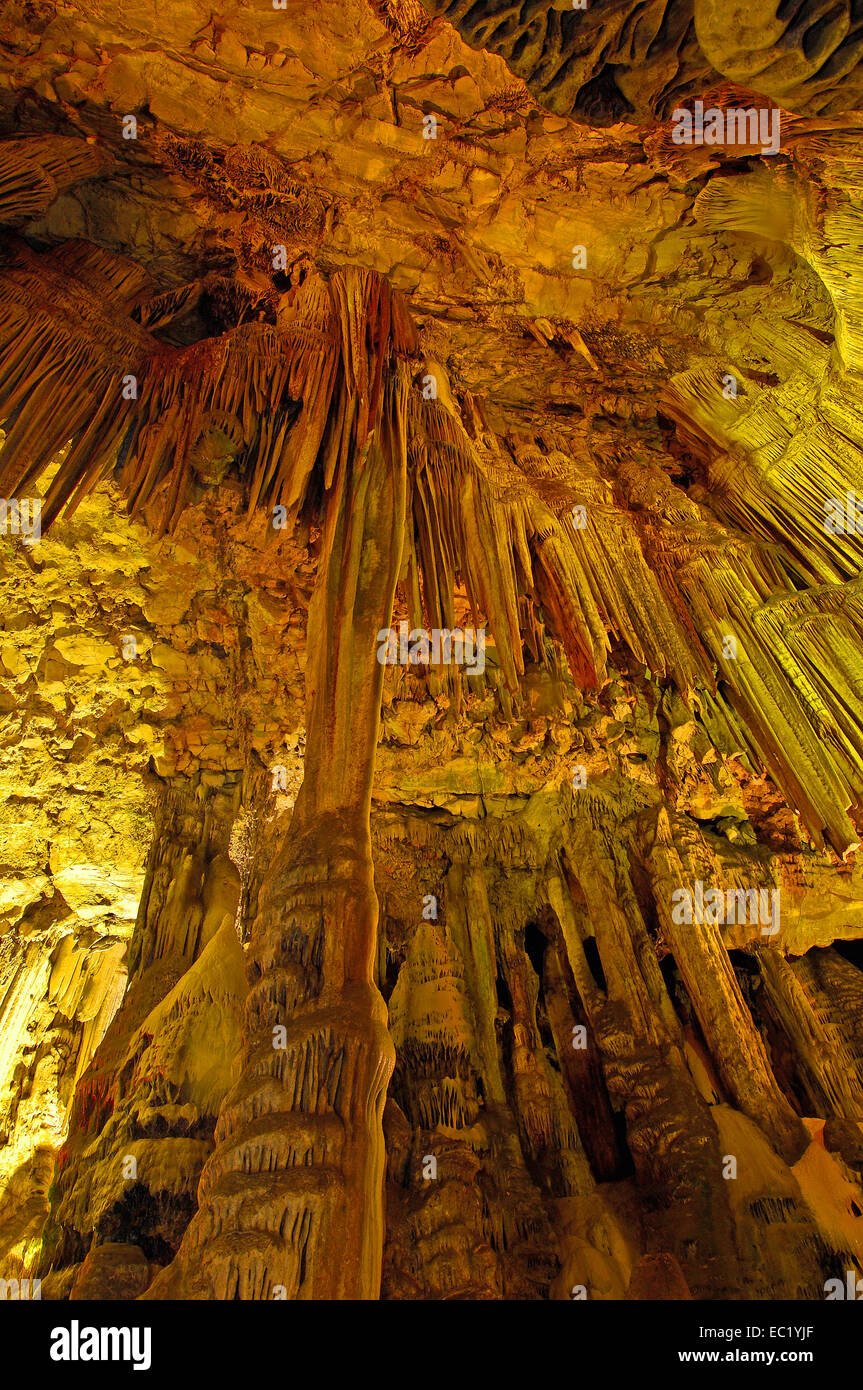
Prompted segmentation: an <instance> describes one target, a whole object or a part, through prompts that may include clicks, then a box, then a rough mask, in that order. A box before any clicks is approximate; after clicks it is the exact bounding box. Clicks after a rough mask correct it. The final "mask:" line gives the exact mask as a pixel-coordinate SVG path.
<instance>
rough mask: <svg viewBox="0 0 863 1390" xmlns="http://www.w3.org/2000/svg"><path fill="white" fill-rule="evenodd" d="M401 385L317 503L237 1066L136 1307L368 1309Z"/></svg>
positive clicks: (383, 1062) (392, 385) (376, 1224)
mask: <svg viewBox="0 0 863 1390" xmlns="http://www.w3.org/2000/svg"><path fill="white" fill-rule="evenodd" d="M407 389H408V377H407V374H406V372H405V371H404V370H403V369H402V368H401V367H399V368H397V369H396V370H395V371H394V372H393V374H392V375H391V376H390V378H389V380H388V382H387V384H386V388H385V392H384V402H383V409H382V416H381V422H380V428H379V429H378V430H377V431H376V432H375V433H374V434H373V435H372V437H371V440H370V442H369V443H368V444H367V445H366V446H365V447H363V448H360V449H355V450H354V451H353V453H352V454H349V455H348V457H347V458H346V460H345V463H344V466H343V467H342V468H341V469H340V472H339V476H338V478H337V479H336V482H335V484H334V487H333V490H332V492H331V494H330V496H329V498H328V500H327V509H326V517H325V523H324V534H323V538H322V546H321V555H320V560H319V569H318V577H317V584H316V588H315V593H314V596H313V599H312V604H311V608H310V612H309V624H308V663H307V667H306V698H307V732H306V768H305V778H304V781H303V785H302V788H301V790H300V793H299V796H298V798H297V803H296V806H295V809H294V814H293V818H292V821H291V825H290V828H289V830H288V833H287V836H286V838H285V840H284V843H283V844H281V845H274V846H273V847H272V853H273V860H272V868H271V870H270V872H269V876H268V878H267V879H266V880H265V882H264V885H263V887H262V890H261V894H260V899H259V910H258V916H257V919H256V921H255V924H254V927H253V930H252V937H251V943H250V951H249V969H248V974H249V982H250V993H249V997H248V1000H247V1003H246V1012H245V1027H244V1061H243V1071H242V1076H241V1078H240V1081H239V1083H238V1084H237V1086H236V1087H235V1088H234V1090H233V1092H232V1093H231V1094H230V1095H229V1096H228V1097H227V1099H226V1101H225V1104H224V1106H223V1108H222V1112H221V1115H220V1118H219V1123H218V1126H217V1130H216V1139H217V1145H218V1146H217V1149H216V1151H215V1153H214V1154H213V1156H212V1157H211V1159H210V1160H209V1162H208V1163H207V1165H206V1167H205V1169H204V1173H203V1175H202V1178H201V1183H200V1187H199V1192H198V1196H199V1210H198V1213H197V1215H196V1216H195V1218H194V1219H193V1221H192V1223H191V1225H190V1226H189V1229H188V1231H187V1233H186V1236H185V1238H184V1241H183V1244H182V1246H181V1249H180V1252H179V1254H178V1256H177V1258H176V1260H175V1261H174V1262H173V1264H172V1265H171V1266H169V1268H168V1269H166V1270H165V1271H163V1273H162V1274H161V1275H159V1277H158V1278H157V1280H156V1281H155V1283H154V1285H153V1286H152V1287H151V1289H150V1291H149V1293H148V1295H147V1297H151V1298H159V1297H168V1298H170V1297H174V1296H178V1295H179V1294H180V1292H181V1291H182V1296H183V1297H186V1298H188V1297H193V1298H228V1299H233V1298H243V1299H253V1298H267V1299H269V1298H274V1297H275V1298H280V1297H284V1298H288V1299H295V1298H300V1299H313V1298H314V1299H318V1298H324V1299H355V1298H360V1299H373V1298H376V1297H377V1296H378V1294H379V1288H380V1271H381V1257H382V1246H383V1172H384V1144H383V1131H382V1125H381V1120H382V1113H383V1106H384V1100H385V1093H386V1087H387V1082H388V1080H389V1077H390V1074H391V1072H392V1068H393V1062H394V1053H393V1047H392V1042H391V1040H390V1037H389V1033H388V1031H387V1026H386V1025H387V1014H386V1006H385V1004H384V1002H383V999H382V998H381V995H380V993H379V992H378V990H377V988H376V986H375V985H374V983H373V979H372V960H373V955H374V950H375V944H376V931H377V915H378V907H377V899H376V897H375V892H374V885H373V871H372V858H371V837H370V827H369V812H370V803H371V783H372V773H373V769H374V756H375V746H376V743H377V736H378V723H379V717H380V699H381V688H382V677H383V667H382V666H381V665H380V664H379V662H378V660H377V647H378V644H377V641H376V637H377V633H378V631H379V629H380V628H381V627H386V626H387V625H388V624H389V621H390V616H391V613H392V604H393V598H394V594H395V585H396V579H397V577H398V572H399V566H400V563H401V554H402V544H403V536H404V518H405V493H406V449H405V440H404V436H403V431H402V427H401V423H400V422H401V421H403V420H404V415H405V409H404V407H405V393H406V391H407Z"/></svg>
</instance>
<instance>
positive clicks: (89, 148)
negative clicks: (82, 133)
mask: <svg viewBox="0 0 863 1390" xmlns="http://www.w3.org/2000/svg"><path fill="white" fill-rule="evenodd" d="M113 162H114V161H113V159H112V158H111V156H110V155H109V154H108V153H107V152H106V151H105V150H103V149H102V148H101V147H99V146H97V145H96V143H95V141H85V140H82V139H80V138H79V137H77V136H74V135H73V136H68V135H67V136H57V135H29V136H24V137H23V138H21V139H19V140H10V141H6V142H5V143H4V144H3V145H2V146H0V223H2V224H3V225H4V226H7V227H18V226H22V227H23V226H25V225H26V224H27V223H28V222H34V221H36V220H37V219H38V218H39V217H41V216H42V214H43V213H44V212H46V211H47V209H48V208H49V207H50V206H51V204H52V203H53V201H54V199H55V198H56V197H57V195H58V194H59V193H62V192H63V191H64V189H66V188H71V187H73V186H74V185H75V184H77V183H80V182H81V181H82V180H83V179H90V178H95V177H96V176H98V175H99V174H102V173H105V172H107V170H108V169H109V168H110V167H111V165H112V164H113Z"/></svg>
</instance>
